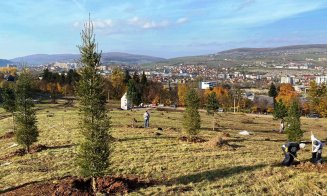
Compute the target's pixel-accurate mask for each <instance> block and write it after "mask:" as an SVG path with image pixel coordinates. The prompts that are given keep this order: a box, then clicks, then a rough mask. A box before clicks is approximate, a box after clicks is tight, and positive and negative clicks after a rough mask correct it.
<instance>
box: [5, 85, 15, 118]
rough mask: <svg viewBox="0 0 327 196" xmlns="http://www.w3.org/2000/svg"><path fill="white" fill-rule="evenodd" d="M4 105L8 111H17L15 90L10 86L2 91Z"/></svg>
mask: <svg viewBox="0 0 327 196" xmlns="http://www.w3.org/2000/svg"><path fill="white" fill-rule="evenodd" d="M2 101H3V102H2V107H3V109H5V110H6V111H7V112H10V113H13V112H14V111H15V107H16V106H15V92H14V90H12V89H10V88H5V89H3V92H2Z"/></svg>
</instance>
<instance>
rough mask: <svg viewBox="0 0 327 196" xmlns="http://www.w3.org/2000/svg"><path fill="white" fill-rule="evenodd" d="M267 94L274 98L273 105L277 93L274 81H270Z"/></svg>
mask: <svg viewBox="0 0 327 196" xmlns="http://www.w3.org/2000/svg"><path fill="white" fill-rule="evenodd" d="M268 95H269V97H272V98H273V100H274V106H275V103H276V100H275V99H276V97H277V95H278V92H277V88H276V86H275V84H274V83H271V85H270V88H269V92H268Z"/></svg>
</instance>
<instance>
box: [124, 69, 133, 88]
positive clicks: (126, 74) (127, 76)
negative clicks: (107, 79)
mask: <svg viewBox="0 0 327 196" xmlns="http://www.w3.org/2000/svg"><path fill="white" fill-rule="evenodd" d="M124 77H125V78H124V83H125V84H126V85H127V84H128V81H129V80H130V79H132V77H131V76H130V75H129V71H128V69H125V73H124Z"/></svg>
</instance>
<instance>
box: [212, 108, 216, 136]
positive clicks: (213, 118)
mask: <svg viewBox="0 0 327 196" xmlns="http://www.w3.org/2000/svg"><path fill="white" fill-rule="evenodd" d="M215 125H216V119H215V112H213V115H212V130H213V131H214V130H215Z"/></svg>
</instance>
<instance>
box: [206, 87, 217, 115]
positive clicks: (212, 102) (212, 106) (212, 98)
mask: <svg viewBox="0 0 327 196" xmlns="http://www.w3.org/2000/svg"><path fill="white" fill-rule="evenodd" d="M206 108H207V114H208V115H213V114H214V113H215V111H216V110H217V109H218V108H219V103H218V100H217V95H216V93H215V92H211V93H209V94H208V98H207V104H206Z"/></svg>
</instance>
